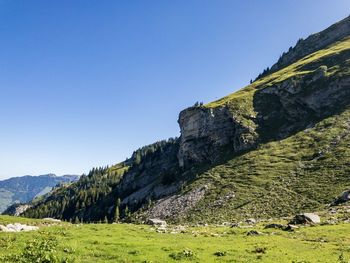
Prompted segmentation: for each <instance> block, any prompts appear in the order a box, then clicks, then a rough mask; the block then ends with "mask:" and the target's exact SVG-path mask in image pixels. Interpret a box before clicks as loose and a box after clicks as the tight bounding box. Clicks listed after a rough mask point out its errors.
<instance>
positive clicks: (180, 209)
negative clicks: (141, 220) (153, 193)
mask: <svg viewBox="0 0 350 263" xmlns="http://www.w3.org/2000/svg"><path fill="white" fill-rule="evenodd" d="M206 189H207V188H206V187H201V188H197V189H193V190H192V191H190V192H187V193H185V194H183V195H172V196H168V197H165V198H162V199H160V200H159V201H158V202H157V203H156V204H155V205H154V206H153V207H151V208H150V209H149V210H148V211H147V212H146V213H147V217H155V218H173V217H178V218H181V217H183V216H185V215H186V213H187V212H188V211H189V210H191V209H192V208H194V207H195V206H196V204H197V203H198V202H199V201H200V200H201V199H202V198H203V197H204V195H205V192H206Z"/></svg>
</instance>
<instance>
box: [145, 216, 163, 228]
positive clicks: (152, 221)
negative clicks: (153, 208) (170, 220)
mask: <svg viewBox="0 0 350 263" xmlns="http://www.w3.org/2000/svg"><path fill="white" fill-rule="evenodd" d="M147 223H148V224H149V225H152V226H157V227H166V226H167V223H166V221H164V220H161V219H158V218H152V219H148V221H147Z"/></svg>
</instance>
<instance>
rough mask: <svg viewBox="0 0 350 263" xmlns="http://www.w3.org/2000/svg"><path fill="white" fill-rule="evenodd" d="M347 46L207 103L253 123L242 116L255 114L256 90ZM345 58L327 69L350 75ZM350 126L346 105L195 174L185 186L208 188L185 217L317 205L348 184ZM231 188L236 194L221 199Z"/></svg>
mask: <svg viewBox="0 0 350 263" xmlns="http://www.w3.org/2000/svg"><path fill="white" fill-rule="evenodd" d="M349 49H350V38H348V39H345V40H344V41H341V42H337V43H335V44H334V45H332V46H330V47H328V48H327V49H324V50H320V51H318V52H315V53H313V54H311V55H309V56H307V57H305V58H303V59H302V60H300V61H298V62H296V63H294V64H292V65H290V66H288V67H286V68H284V69H282V70H280V71H278V72H276V73H273V74H271V75H269V76H266V77H264V78H262V79H260V80H258V81H257V82H255V83H253V84H251V85H250V86H248V87H246V88H244V89H242V90H240V91H238V92H236V93H233V94H231V95H229V96H227V97H225V98H223V99H221V100H218V101H215V102H213V103H210V104H207V105H206V107H219V106H221V105H223V104H228V105H230V107H231V108H232V110H233V111H234V112H235V114H237V113H238V114H239V115H240V117H241V120H243V121H245V122H251V124H249V123H246V124H248V125H249V126H253V125H254V122H253V121H252V120H251V119H247V118H246V117H247V116H255V114H256V113H255V112H254V110H253V102H252V100H253V94H254V93H255V91H256V90H259V89H263V88H265V87H267V86H271V85H274V84H276V83H277V82H280V81H283V80H285V79H287V78H290V77H291V76H294V77H295V76H303V75H305V74H308V73H309V72H311V71H313V70H311V71H310V70H309V71H305V68H310V65H311V64H316V65H317V64H321V65H322V64H323V63H325V60H326V59H328V60H329V58H331V57H332V56H336V55H338V56H339V54H345V53H344V52H348V50H349ZM345 56H348V54H346V55H345ZM345 58H346V57H345ZM348 62H349V59H346V62H345V63H347V64H345V65H346V66H343V67H337V66H335V67H331V68H328V71H327V74H328V75H329V76H332V77H343V76H344V75H350V70H349V69H350V67H349V65H348ZM311 68H312V67H311ZM317 68H318V67H317ZM315 70H316V69H315ZM349 129H350V109H347V110H345V111H343V112H342V113H341V114H339V115H334V116H331V117H329V118H327V119H324V120H323V121H321V122H319V123H318V124H316V125H315V126H314V127H311V128H309V129H307V130H305V131H301V132H299V133H297V134H295V135H292V136H290V137H288V138H286V139H284V140H281V141H275V142H270V143H266V144H261V145H260V146H259V147H258V149H257V150H253V151H250V152H248V153H246V154H243V155H241V156H238V157H237V156H235V157H233V158H231V159H229V160H228V161H225V162H224V163H223V164H222V165H218V166H216V167H214V168H212V169H210V170H208V171H207V172H205V173H204V174H201V175H198V180H196V181H195V182H194V183H192V184H190V185H189V186H188V187H187V189H185V190H188V189H190V188H193V187H196V186H198V185H208V186H209V189H210V190H209V191H208V194H207V195H206V197H205V198H204V199H203V200H202V202H201V203H199V204H198V205H197V207H196V208H195V209H193V211H191V213H189V215H188V217H187V218H186V220H189V221H202V222H204V221H207V222H217V221H232V220H236V219H238V220H239V219H240V218H244V217H249V216H253V217H265V218H268V217H275V216H285V215H289V214H292V213H296V212H298V211H305V210H310V211H312V210H315V209H320V208H322V207H323V205H324V204H326V203H330V202H331V201H332V199H333V198H334V197H336V196H337V195H339V194H340V193H341V192H342V191H344V190H346V189H348V188H350V183H349V181H348V176H349V174H350V147H349V145H350V132H349ZM329 186H331V187H329ZM232 193H234V194H235V198H232V199H230V200H228V199H227V198H226V199H225V196H229V195H232ZM218 200H221V201H222V202H220V201H219V202H218ZM322 204H323V205H322Z"/></svg>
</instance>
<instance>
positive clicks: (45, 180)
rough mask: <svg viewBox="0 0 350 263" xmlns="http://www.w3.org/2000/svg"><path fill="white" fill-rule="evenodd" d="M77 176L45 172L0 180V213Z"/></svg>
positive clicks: (75, 178)
mask: <svg viewBox="0 0 350 263" xmlns="http://www.w3.org/2000/svg"><path fill="white" fill-rule="evenodd" d="M78 178H79V176H76V175H64V176H56V175H54V174H46V175H40V176H29V175H27V176H21V177H13V178H10V179H7V180H3V181H0V213H1V212H3V211H4V210H5V209H6V208H7V207H8V206H10V205H12V204H14V203H26V202H29V201H31V200H32V199H33V198H35V197H37V196H41V195H44V194H46V193H48V192H49V191H50V190H51V189H52V187H54V186H56V185H58V184H60V183H68V182H72V181H76V180H78Z"/></svg>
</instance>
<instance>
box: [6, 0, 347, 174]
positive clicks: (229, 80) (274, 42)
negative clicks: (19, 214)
mask: <svg viewBox="0 0 350 263" xmlns="http://www.w3.org/2000/svg"><path fill="white" fill-rule="evenodd" d="M349 11H350V1H349V0H332V1H329V0H285V1H281V0H271V1H258V0H254V1H253V0H217V1H216V0H215V1H214V0H176V1H170V0H159V1H152V0H150V1H148V0H147V1H146V0H143V1H138V0H133V1H117V0H115V1H112V0H111V1H107V0H104V1H97V0H95V1H89V0H81V1H78V0H53V1H47V0H42V1H37V0H31V1H27V0H0V125H1V126H0V178H7V177H11V176H18V175H24V174H43V173H48V172H53V173H57V174H65V173H75V174H81V173H83V172H87V171H88V170H89V169H90V168H91V167H93V166H103V165H107V164H113V163H116V162H119V161H122V160H124V159H125V158H126V157H128V156H130V154H131V153H132V152H133V150H135V149H136V148H138V147H140V146H143V145H146V144H150V143H152V142H154V141H157V140H160V139H166V138H168V137H173V136H178V135H179V128H178V124H177V117H178V113H179V111H180V110H182V109H184V108H186V107H188V106H190V105H192V104H193V103H194V102H196V101H204V102H209V101H211V100H214V99H216V98H220V97H222V96H224V95H227V94H228V93H231V92H233V91H235V90H237V89H239V88H241V87H243V86H245V85H246V84H247V83H248V82H249V80H250V79H251V78H254V77H256V76H257V74H258V73H259V72H261V71H262V70H263V69H264V68H266V67H267V66H271V65H272V64H273V63H274V62H275V61H276V60H277V58H278V57H279V55H280V54H281V53H282V52H283V51H285V50H287V49H288V48H289V46H291V45H294V44H295V42H296V41H297V40H298V38H300V37H306V36H308V35H309V34H311V33H314V32H317V31H320V30H322V29H324V28H326V27H327V26H329V25H331V24H333V23H334V22H336V21H338V20H340V19H342V18H344V17H346V16H347V15H349Z"/></svg>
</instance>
